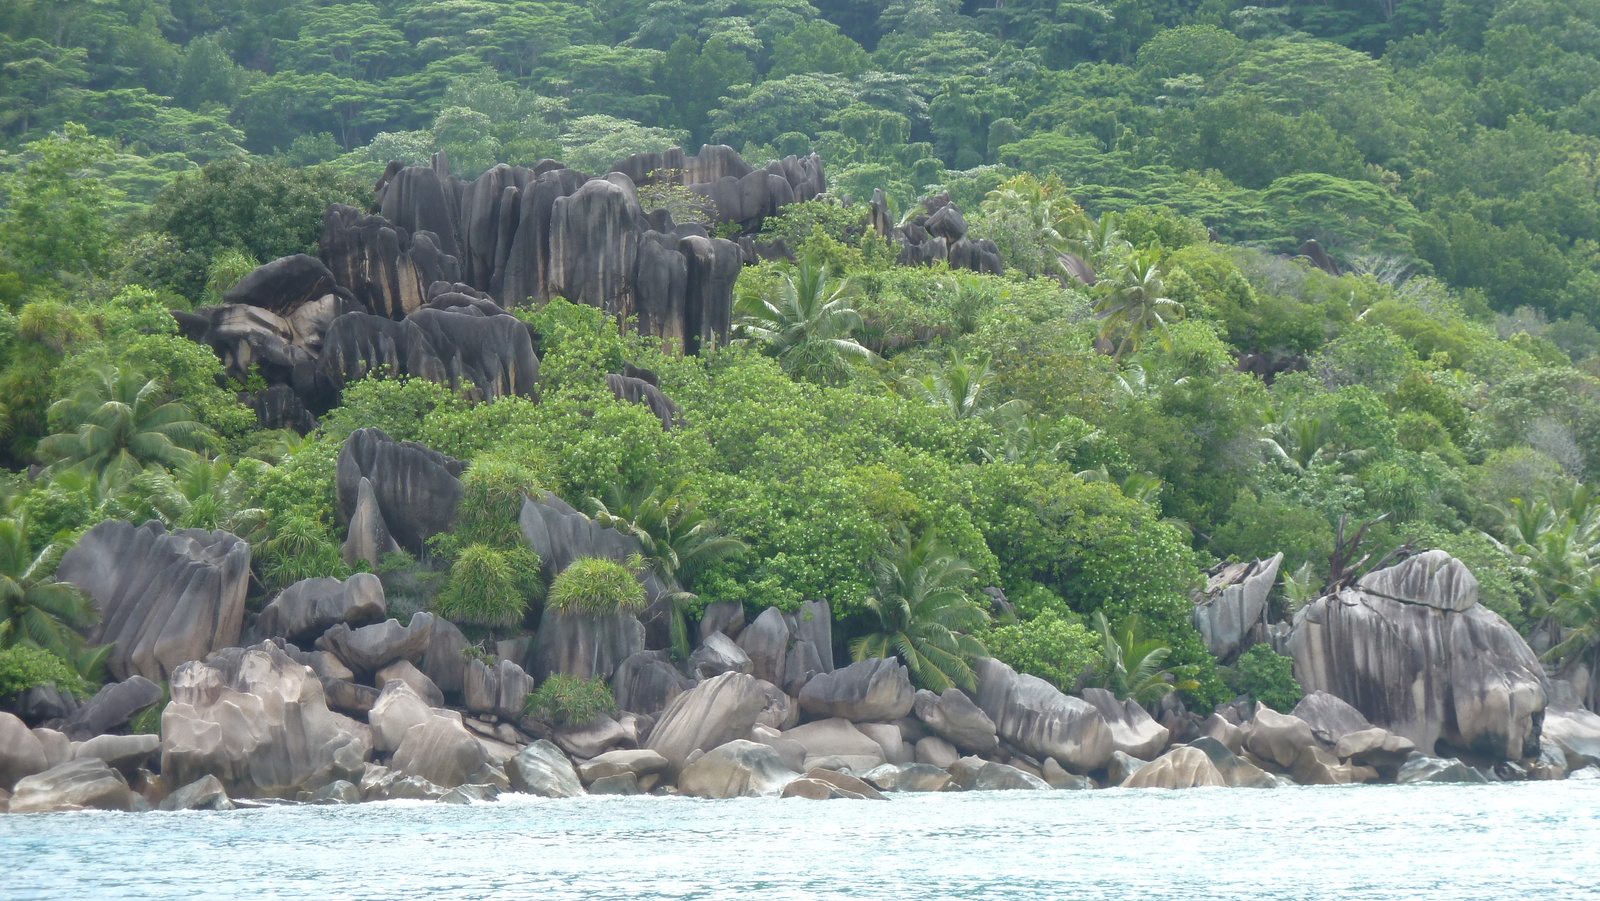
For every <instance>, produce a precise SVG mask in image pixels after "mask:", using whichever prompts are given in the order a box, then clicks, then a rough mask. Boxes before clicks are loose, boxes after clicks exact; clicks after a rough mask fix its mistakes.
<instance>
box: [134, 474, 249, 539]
mask: <svg viewBox="0 0 1600 901" xmlns="http://www.w3.org/2000/svg"><path fill="white" fill-rule="evenodd" d="M135 481H136V484H137V485H138V486H139V487H140V488H142V489H144V490H145V491H146V492H148V499H147V503H148V504H149V507H150V512H152V513H154V514H155V517H156V518H158V519H160V520H161V521H162V522H164V523H166V524H167V526H169V527H170V528H174V529H206V530H208V531H209V530H213V529H223V530H225V531H228V532H232V533H234V534H235V535H238V536H240V537H241V538H245V539H246V540H250V539H252V538H254V537H256V533H258V532H260V531H261V529H262V528H263V527H264V526H265V524H266V521H267V511H265V510H263V509H261V508H260V507H250V506H247V504H248V503H249V501H248V500H247V498H246V491H247V489H246V486H245V484H244V481H243V480H242V479H241V478H240V476H239V473H237V472H235V471H234V464H233V462H232V461H231V460H227V459H225V458H222V457H218V458H217V459H215V460H205V459H195V460H191V461H189V462H188V463H185V464H184V465H183V466H181V467H179V468H178V470H177V472H175V473H174V472H167V471H166V470H163V469H151V470H148V471H147V472H145V473H144V474H143V475H141V476H140V477H139V478H138V479H137V480H135Z"/></svg>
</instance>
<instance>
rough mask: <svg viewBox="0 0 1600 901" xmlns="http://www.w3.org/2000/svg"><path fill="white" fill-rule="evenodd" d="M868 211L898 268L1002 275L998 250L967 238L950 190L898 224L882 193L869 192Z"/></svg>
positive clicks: (983, 240) (987, 242) (985, 241)
mask: <svg viewBox="0 0 1600 901" xmlns="http://www.w3.org/2000/svg"><path fill="white" fill-rule="evenodd" d="M869 211H870V218H871V222H872V227H873V230H874V231H876V232H877V233H878V234H879V235H880V236H882V237H884V238H887V239H889V240H891V241H893V242H894V243H895V244H896V245H897V246H898V247H899V248H900V254H899V256H898V257H897V258H896V260H895V262H896V263H898V264H899V265H901V266H931V265H933V264H934V263H946V264H948V265H949V266H950V268H951V269H968V270H971V271H973V272H981V273H988V274H992V275H1003V274H1005V264H1004V263H1003V262H1002V261H1001V259H1000V248H999V247H997V246H995V243H994V242H993V241H991V240H989V239H988V238H980V239H977V240H973V239H972V238H969V237H967V219H966V217H965V216H963V215H961V210H959V209H957V208H956V205H955V204H954V203H951V202H950V192H949V191H944V192H941V193H939V194H935V195H933V196H932V197H929V198H928V199H927V200H924V201H923V202H922V204H921V206H920V208H916V209H913V210H912V211H911V214H910V215H908V216H906V217H905V219H904V220H903V221H901V222H900V223H899V224H893V223H891V222H890V220H889V200H888V198H887V197H886V196H885V195H884V193H883V191H882V190H876V191H873V192H872V200H871V201H870V205H869ZM1090 283H1091V284H1093V282H1092V281H1091V282H1090Z"/></svg>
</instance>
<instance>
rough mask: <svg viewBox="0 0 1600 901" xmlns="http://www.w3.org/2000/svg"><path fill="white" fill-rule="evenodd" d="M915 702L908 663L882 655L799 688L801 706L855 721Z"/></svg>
mask: <svg viewBox="0 0 1600 901" xmlns="http://www.w3.org/2000/svg"><path fill="white" fill-rule="evenodd" d="M745 631H746V632H748V631H749V627H746V629H745ZM914 704H915V694H914V693H913V692H912V690H911V678H910V676H909V675H908V674H907V672H906V668H905V666H903V665H902V664H901V663H900V662H899V661H896V660H887V659H884V658H882V657H874V658H872V659H870V660H863V661H861V662H860V663H852V664H850V665H849V666H847V667H844V668H842V669H837V670H834V671H833V672H831V673H822V674H821V675H818V676H816V677H815V678H813V679H812V680H811V681H810V682H807V683H806V687H805V689H804V690H802V691H801V692H800V709H801V710H803V711H805V712H806V713H807V714H809V715H811V716H814V717H830V716H838V717H843V718H845V719H847V720H850V721H851V722H853V723H867V722H887V721H889V720H897V719H899V718H901V717H903V716H905V715H906V714H908V713H910V712H911V709H912V707H913V705H914Z"/></svg>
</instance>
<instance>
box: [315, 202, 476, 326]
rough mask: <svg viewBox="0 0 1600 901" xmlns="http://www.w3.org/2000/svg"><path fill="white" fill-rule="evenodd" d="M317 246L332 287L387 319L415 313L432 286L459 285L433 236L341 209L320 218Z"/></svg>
mask: <svg viewBox="0 0 1600 901" xmlns="http://www.w3.org/2000/svg"><path fill="white" fill-rule="evenodd" d="M318 245H319V248H320V251H321V255H322V262H323V263H324V264H326V267H327V271H328V272H329V273H330V275H331V277H332V278H333V279H334V281H336V282H337V283H338V284H339V285H340V286H342V287H343V288H344V289H345V290H346V291H347V292H348V293H349V294H350V296H351V297H352V299H353V300H354V301H355V302H356V303H357V304H359V305H360V306H361V308H362V309H364V310H366V311H367V312H368V313H374V314H377V315H379V316H385V317H388V318H390V319H402V318H404V317H405V316H406V314H408V313H412V312H414V311H416V310H417V309H418V308H419V307H421V306H422V305H423V303H425V302H426V299H427V298H426V295H427V288H428V286H429V285H431V284H433V283H434V282H439V281H445V282H455V281H460V279H461V266H460V263H459V261H457V259H456V258H455V257H454V256H450V255H449V254H447V253H445V252H444V251H442V250H440V248H439V245H440V239H439V235H437V234H436V233H434V232H429V231H420V232H417V233H415V234H413V233H411V232H410V231H407V230H406V229H404V228H397V227H395V226H394V224H393V223H392V222H390V220H388V219H386V218H384V217H383V216H369V215H364V214H363V213H362V212H361V211H360V210H357V209H356V208H355V207H351V206H345V205H344V204H338V203H336V204H332V205H331V206H329V207H328V209H327V211H326V212H325V213H323V215H322V237H321V239H320V240H319V242H318Z"/></svg>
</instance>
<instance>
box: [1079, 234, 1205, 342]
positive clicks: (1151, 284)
mask: <svg viewBox="0 0 1600 901" xmlns="http://www.w3.org/2000/svg"><path fill="white" fill-rule="evenodd" d="M1100 284H1101V285H1103V286H1105V287H1104V289H1103V290H1104V291H1105V294H1104V296H1103V297H1101V299H1100V302H1099V303H1097V304H1095V307H1094V311H1095V314H1096V315H1097V316H1099V317H1100V320H1101V322H1100V337H1101V338H1103V339H1109V338H1110V337H1111V336H1112V335H1113V334H1115V333H1116V332H1118V331H1121V332H1122V340H1121V341H1120V342H1118V344H1117V350H1116V353H1115V354H1114V355H1113V356H1112V359H1114V360H1117V361H1118V362H1121V360H1122V357H1123V355H1124V354H1126V353H1128V352H1130V351H1138V349H1139V347H1140V346H1141V345H1142V344H1143V343H1144V337H1145V335H1146V334H1148V333H1150V332H1156V333H1158V334H1159V335H1160V336H1161V343H1162V345H1163V346H1165V347H1168V348H1171V346H1172V333H1171V332H1170V331H1169V330H1168V329H1167V320H1168V319H1169V318H1181V317H1182V316H1183V315H1184V310H1183V304H1181V303H1178V302H1177V301H1176V300H1173V299H1171V298H1169V297H1163V296H1162V294H1163V292H1164V291H1165V290H1166V286H1165V284H1164V283H1163V281H1162V278H1161V270H1160V268H1158V267H1157V266H1156V256H1155V254H1154V253H1150V252H1146V253H1143V254H1136V255H1134V256H1132V257H1129V258H1128V260H1127V261H1126V262H1125V263H1124V264H1123V265H1122V266H1121V267H1119V268H1118V269H1117V271H1116V273H1115V274H1114V275H1113V276H1112V278H1111V279H1109V280H1107V281H1103V282H1101V283H1100Z"/></svg>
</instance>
